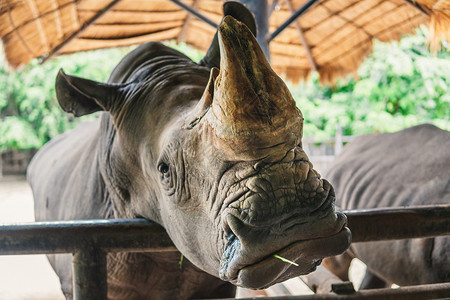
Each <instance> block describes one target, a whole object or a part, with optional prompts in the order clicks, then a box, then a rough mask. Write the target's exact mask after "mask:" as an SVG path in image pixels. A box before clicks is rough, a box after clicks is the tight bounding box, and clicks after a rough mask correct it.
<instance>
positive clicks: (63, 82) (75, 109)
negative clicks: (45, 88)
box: [55, 69, 124, 117]
mask: <svg viewBox="0 0 450 300" xmlns="http://www.w3.org/2000/svg"><path fill="white" fill-rule="evenodd" d="M123 86H124V85H123V84H107V83H100V82H96V81H92V80H88V79H83V78H80V77H75V76H70V75H66V74H65V73H64V71H63V70H62V69H60V70H59V73H58V76H56V83H55V89H56V98H57V99H58V102H59V105H60V106H61V107H62V109H63V110H64V111H65V112H68V113H73V114H74V115H75V116H76V117H79V116H83V115H87V114H90V113H93V112H96V111H100V110H105V111H109V110H111V108H112V107H113V106H114V105H115V103H114V101H117V99H121V97H118V96H119V95H118V94H120V93H121V90H123Z"/></svg>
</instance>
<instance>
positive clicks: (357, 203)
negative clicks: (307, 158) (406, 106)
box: [325, 124, 450, 288]
mask: <svg viewBox="0 0 450 300" xmlns="http://www.w3.org/2000/svg"><path fill="white" fill-rule="evenodd" d="M326 176H327V178H328V179H329V180H330V182H331V183H332V184H333V186H334V187H335V189H336V199H337V200H336V204H337V205H338V206H340V207H341V208H343V209H366V208H377V207H401V206H412V205H431V204H449V203H450V132H448V131H445V130H442V129H439V128H437V127H435V126H433V125H429V124H424V125H419V126H415V127H411V128H408V129H405V130H402V131H399V132H396V133H386V134H378V135H366V136H361V137H359V138H357V139H356V140H354V141H353V142H351V143H350V144H349V145H347V146H346V147H345V148H344V151H343V152H342V154H341V155H339V156H338V157H337V158H336V162H335V163H334V164H333V165H332V166H330V168H329V171H328V172H326ZM404 226H408V224H404ZM449 249H450V237H448V236H440V237H434V238H418V239H409V240H396V241H383V242H367V243H355V244H352V245H351V247H350V248H349V250H348V251H347V252H346V254H344V255H341V256H339V257H337V258H327V259H326V262H325V265H326V266H327V267H329V268H330V269H331V270H332V271H334V272H335V273H337V274H338V275H340V277H342V279H344V280H345V279H347V278H348V277H346V276H347V274H346V272H347V271H348V267H349V264H350V261H351V259H352V258H353V257H357V258H359V259H361V260H362V261H363V262H364V263H366V265H367V273H366V277H365V278H364V280H363V283H362V285H361V287H362V288H377V287H385V286H387V285H388V286H390V285H391V284H392V283H396V284H398V285H415V284H428V283H438V282H447V281H450V255H449Z"/></svg>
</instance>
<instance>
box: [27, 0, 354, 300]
mask: <svg viewBox="0 0 450 300" xmlns="http://www.w3.org/2000/svg"><path fill="white" fill-rule="evenodd" d="M226 5H228V8H230V7H231V8H232V7H235V8H236V9H237V10H238V13H236V14H235V15H237V16H242V14H244V15H250V14H249V13H248V14H246V13H245V11H244V12H243V7H241V6H240V5H237V4H230V3H227V4H226ZM236 5H237V6H236ZM244 17H245V16H244ZM246 23H247V24H249V22H246ZM250 23H251V22H250ZM250 27H251V26H250ZM217 40H218V42H219V43H218V44H216V45H214V43H213V45H212V46H211V48H210V51H208V54H207V56H206V57H205V59H204V60H203V61H202V63H200V64H196V63H194V62H192V61H191V60H190V59H189V58H187V57H186V56H184V55H183V54H181V53H179V52H178V51H175V50H173V49H170V48H168V47H166V46H164V45H162V44H160V43H153V42H152V43H147V44H144V45H142V46H140V47H138V48H137V49H136V50H134V51H132V52H131V53H130V54H128V55H127V56H126V57H125V58H124V59H123V60H122V61H121V62H120V63H119V65H118V66H117V67H116V68H115V70H114V71H113V73H112V74H111V77H110V79H109V82H108V83H106V84H105V83H98V82H93V81H90V80H86V79H82V78H77V77H73V76H69V75H66V74H64V73H63V72H62V71H61V72H60V74H59V75H58V77H57V80H56V92H57V97H58V101H59V103H60V105H61V107H62V108H63V109H64V110H65V111H67V112H72V113H73V114H75V115H76V116H81V115H85V114H88V113H91V112H94V111H99V110H103V111H105V112H104V113H103V114H102V116H101V118H100V120H99V121H97V122H93V123H90V124H85V125H82V126H80V127H78V128H77V129H75V130H74V131H72V132H69V133H66V134H63V135H62V136H60V137H58V138H56V139H54V140H52V141H51V142H49V143H48V144H47V145H46V146H44V147H43V149H41V150H40V151H39V153H38V154H37V155H36V156H35V158H34V159H33V162H32V163H31V165H30V167H29V171H28V179H29V182H30V183H31V186H32V190H33V194H34V197H35V215H36V219H37V220H67V219H98V218H146V219H148V220H152V221H154V222H157V223H159V224H161V225H162V226H163V227H164V228H165V229H166V231H167V233H168V234H169V236H170V237H171V239H172V241H173V242H174V244H175V246H176V247H177V248H178V249H179V250H180V252H181V253H183V255H184V257H185V258H186V259H185V260H184V262H183V265H182V268H181V269H180V266H179V260H180V253H120V254H110V255H108V261H107V267H108V281H107V282H108V297H109V298H110V299H191V298H214V297H231V296H233V293H234V291H235V287H234V285H239V286H243V287H249V288H264V287H268V286H270V285H272V284H274V283H277V282H281V281H283V280H286V279H288V278H291V277H293V276H298V275H300V274H306V273H309V272H311V271H313V270H314V269H315V268H316V266H317V265H318V264H319V263H320V262H321V259H322V258H323V257H326V256H330V255H336V254H338V253H341V252H343V251H344V250H345V249H346V248H347V247H348V246H349V243H350V233H349V231H348V229H347V228H346V227H345V223H346V220H345V216H343V215H342V214H341V213H338V212H336V211H335V210H334V192H333V189H332V187H331V186H330V185H329V184H328V182H327V181H325V180H322V179H321V178H320V175H319V174H318V173H317V172H316V171H314V170H313V169H312V165H311V163H310V162H309V161H308V158H307V156H306V155H305V153H304V152H303V150H302V148H301V135H302V121H303V118H302V116H301V112H300V111H299V110H298V109H297V108H296V107H295V102H294V100H293V99H292V96H291V95H290V93H289V91H288V90H287V88H286V86H285V85H284V83H283V82H282V80H281V79H280V78H279V77H278V76H276V74H275V73H274V72H273V71H272V69H271V68H270V66H269V64H268V62H267V60H266V59H265V57H264V54H263V53H262V51H261V49H260V48H259V46H258V44H257V42H256V40H255V38H254V36H253V35H252V33H251V32H250V31H249V29H248V28H247V26H245V25H244V24H242V23H240V22H238V21H236V20H235V19H234V18H232V17H229V16H227V17H225V18H224V20H223V22H222V24H221V26H220V29H219V32H218V35H217ZM219 54H220V55H219ZM218 55H219V56H218ZM215 61H220V70H219V69H217V68H216V67H219V66H218V65H215V63H214V62H215ZM274 254H279V255H280V256H283V257H285V258H287V259H290V260H292V261H295V262H296V263H297V264H298V267H296V266H293V265H290V264H286V263H284V262H282V261H280V260H278V259H276V258H274V257H273V255H274ZM50 262H51V264H52V266H53V267H54V269H55V270H56V273H57V274H58V276H59V277H60V280H61V283H62V288H63V290H64V292H65V294H66V296H67V297H68V298H70V297H71V293H72V290H71V276H72V275H71V263H70V257H69V256H51V257H50ZM219 278H220V279H219ZM231 283H232V284H233V285H232V284H231Z"/></svg>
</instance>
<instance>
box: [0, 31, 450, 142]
mask: <svg viewBox="0 0 450 300" xmlns="http://www.w3.org/2000/svg"><path fill="white" fill-rule="evenodd" d="M167 45H168V46H170V47H174V48H176V49H178V50H180V51H182V52H183V53H185V54H186V55H187V56H189V57H190V58H191V59H192V60H194V61H197V62H198V61H199V60H200V59H201V58H202V57H203V54H202V53H201V52H199V51H196V50H194V49H192V48H190V47H188V46H186V45H185V44H183V43H181V44H178V45H176V44H175V43H174V42H168V43H167ZM129 51H130V48H125V49H124V48H121V49H108V50H98V51H91V52H84V53H77V54H74V55H70V56H62V57H58V58H56V59H54V60H52V61H49V62H47V63H45V64H43V65H39V63H38V61H37V60H33V61H32V62H30V63H29V64H28V65H27V66H25V67H24V68H23V69H21V70H19V71H16V72H10V71H8V70H7V68H6V66H5V58H4V57H3V54H2V51H0V150H4V149H28V148H39V147H40V146H42V145H43V144H44V143H46V142H47V141H48V140H50V139H51V138H52V137H54V136H56V135H57V134H60V133H62V132H64V131H66V130H69V129H71V128H73V127H74V126H75V125H76V124H77V123H78V122H79V121H78V119H74V118H72V117H70V116H69V115H68V114H66V113H65V112H63V111H62V110H61V109H60V107H59V105H58V103H57V101H56V97H55V91H54V83H55V77H56V74H57V72H58V70H59V69H60V68H63V69H64V71H65V72H66V73H68V74H71V75H75V76H81V77H85V78H89V79H92V80H96V81H106V80H107V78H108V76H109V74H110V72H111V71H112V69H113V68H114V67H115V66H116V64H117V63H118V62H119V61H120V59H121V58H122V57H123V56H124V55H125V54H126V53H128V52H129ZM449 70H450V53H448V52H442V53H438V54H437V55H432V54H430V53H429V51H428V50H427V47H426V46H425V36H424V34H423V33H422V32H418V33H417V34H416V35H414V36H408V37H405V38H403V39H402V40H401V41H400V42H394V43H390V44H384V43H380V42H375V45H374V53H373V54H372V55H371V56H370V57H369V58H368V59H367V60H366V61H365V62H364V63H363V65H362V66H361V68H360V69H359V77H360V78H359V80H358V81H357V80H354V79H347V80H341V81H339V82H338V83H337V84H336V85H335V86H321V85H320V84H319V78H318V76H317V74H313V76H311V78H310V80H308V81H307V82H305V83H302V84H300V85H298V86H290V89H291V92H292V94H293V96H294V98H295V99H296V101H297V105H298V107H300V109H301V110H302V112H303V115H304V118H305V126H304V134H305V136H309V137H314V138H316V139H321V138H329V137H332V136H334V134H335V132H336V126H337V124H340V126H341V127H342V128H343V133H344V134H345V135H357V134H364V133H372V132H387V131H396V130H400V129H402V128H405V127H409V126H413V125H416V124H419V123H425V122H428V123H433V124H435V125H437V126H439V127H441V128H444V129H447V130H449V129H450V119H449V112H450V71H449Z"/></svg>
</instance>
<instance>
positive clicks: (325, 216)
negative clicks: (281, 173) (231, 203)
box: [219, 196, 351, 289]
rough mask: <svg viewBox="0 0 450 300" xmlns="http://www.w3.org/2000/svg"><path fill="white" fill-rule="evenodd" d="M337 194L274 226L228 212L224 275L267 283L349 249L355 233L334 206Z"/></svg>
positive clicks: (251, 284) (256, 285) (246, 283)
mask: <svg viewBox="0 0 450 300" xmlns="http://www.w3.org/2000/svg"><path fill="white" fill-rule="evenodd" d="M333 200H334V197H332V196H329V197H327V200H326V201H324V203H322V205H321V206H320V209H318V210H317V211H316V212H315V213H314V214H313V215H312V216H310V217H309V218H308V220H304V218H303V217H301V216H299V215H297V216H291V217H290V218H288V219H286V220H285V221H284V222H282V223H281V224H275V225H272V226H267V225H266V226H255V225H254V224H248V223H247V222H244V221H242V219H240V218H239V217H237V216H236V214H233V213H228V214H227V217H226V219H225V220H224V221H223V227H224V232H225V236H226V245H225V249H224V252H223V254H222V257H221V261H220V271H219V275H220V278H221V279H222V280H225V281H229V282H231V283H233V284H235V285H237V286H241V287H246V288H253V289H263V288H267V287H269V286H271V285H273V284H276V283H278V282H282V281H284V280H287V279H289V278H292V277H295V276H299V275H305V274H308V273H311V272H313V271H314V270H315V269H316V267H317V266H318V265H320V263H321V261H322V258H324V257H328V256H334V255H338V254H340V253H342V252H344V251H345V250H346V249H347V248H348V247H349V245H350V243H351V233H350V230H349V229H348V228H347V227H346V223H347V220H346V217H345V215H344V214H342V213H340V212H335V211H334V205H333V203H334V201H333ZM295 218H296V219H297V220H296V221H295V220H293V219H295ZM292 223H294V224H295V225H292ZM274 228H275V229H274ZM316 228H320V230H319V231H318V230H317V229H316ZM310 231H313V233H310ZM274 255H278V256H280V257H283V258H286V259H288V260H290V261H292V262H293V263H295V264H296V265H294V264H290V263H287V262H284V261H282V260H280V259H278V258H276V257H275V256H274Z"/></svg>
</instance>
